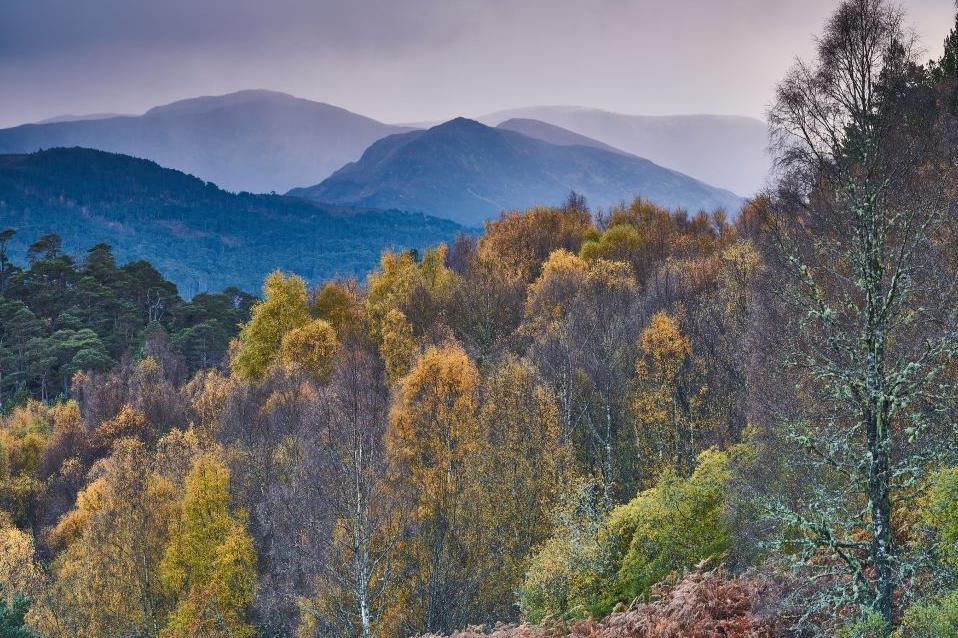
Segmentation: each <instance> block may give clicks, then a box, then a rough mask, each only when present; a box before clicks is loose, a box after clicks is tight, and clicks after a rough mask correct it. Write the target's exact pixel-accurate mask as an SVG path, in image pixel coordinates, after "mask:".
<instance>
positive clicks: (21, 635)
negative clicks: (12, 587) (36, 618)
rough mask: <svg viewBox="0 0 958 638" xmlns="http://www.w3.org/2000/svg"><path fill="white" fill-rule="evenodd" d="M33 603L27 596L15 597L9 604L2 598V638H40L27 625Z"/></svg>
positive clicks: (0, 627)
mask: <svg viewBox="0 0 958 638" xmlns="http://www.w3.org/2000/svg"><path fill="white" fill-rule="evenodd" d="M31 603H32V601H31V600H30V599H29V598H27V597H26V596H21V595H17V596H14V597H13V599H12V600H10V601H9V602H8V601H7V599H6V598H3V597H0V638H40V634H38V633H36V632H35V631H33V630H32V629H30V628H29V627H27V625H26V621H25V618H26V616H27V612H28V611H30V605H31Z"/></svg>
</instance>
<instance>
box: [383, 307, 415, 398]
mask: <svg viewBox="0 0 958 638" xmlns="http://www.w3.org/2000/svg"><path fill="white" fill-rule="evenodd" d="M381 335H382V336H381V339H380V343H379V355H380V357H382V360H383V363H385V364H386V379H387V380H388V381H389V383H390V384H393V383H396V382H397V381H399V380H400V379H401V378H402V377H404V376H406V373H407V372H409V366H410V365H411V364H412V359H413V355H415V353H416V348H417V344H416V339H415V337H414V336H413V334H412V326H411V325H409V322H408V321H406V315H404V314H403V313H402V311H400V310H395V309H394V310H390V311H389V312H387V313H386V316H385V317H383V322H382V328H381Z"/></svg>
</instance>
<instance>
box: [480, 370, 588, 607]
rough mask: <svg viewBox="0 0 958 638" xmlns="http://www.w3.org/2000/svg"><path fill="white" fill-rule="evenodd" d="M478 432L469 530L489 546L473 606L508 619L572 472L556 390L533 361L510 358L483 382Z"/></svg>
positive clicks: (549, 530) (550, 528)
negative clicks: (542, 376)
mask: <svg viewBox="0 0 958 638" xmlns="http://www.w3.org/2000/svg"><path fill="white" fill-rule="evenodd" d="M479 437H480V441H481V443H480V445H479V447H478V449H477V450H476V452H475V453H474V454H472V456H471V457H470V462H469V475H470V476H471V477H474V478H475V483H474V485H473V486H472V488H473V490H474V494H471V495H470V497H469V499H468V503H469V504H470V506H471V507H472V508H474V509H473V510H472V513H471V514H470V517H469V520H470V521H471V523H472V524H473V525H474V526H475V527H476V530H475V532H474V533H473V534H471V535H470V536H471V537H472V538H475V539H476V540H477V542H479V543H480V545H481V549H484V553H481V554H480V564H481V571H482V574H483V578H482V579H481V581H480V587H481V589H480V591H479V592H478V593H477V595H475V597H474V606H475V611H476V612H477V613H482V614H484V615H485V617H486V618H488V619H496V620H506V619H510V618H512V617H514V616H515V613H516V601H515V596H514V593H513V592H515V591H516V589H517V588H518V587H519V586H520V585H521V584H522V580H523V577H524V576H525V572H526V570H527V569H528V567H529V559H530V557H531V554H532V550H533V548H535V547H537V546H538V545H540V544H541V543H543V542H545V541H546V540H547V539H548V538H549V537H550V536H551V535H552V532H553V511H554V510H555V508H556V507H557V505H558V504H559V501H560V498H561V496H562V494H561V492H562V491H563V490H564V489H566V486H567V485H568V484H569V483H570V482H571V481H572V480H573V479H574V472H573V468H572V453H571V449H570V447H569V445H568V443H565V442H563V436H562V427H561V425H560V423H559V409H558V406H557V405H556V399H555V395H554V394H553V393H552V391H551V390H550V389H549V388H548V387H547V386H546V385H545V383H544V382H543V381H542V379H540V377H539V374H538V371H537V370H536V369H535V366H533V365H532V364H531V363H529V362H528V361H525V360H520V359H516V358H514V357H507V358H506V359H505V360H504V361H503V362H502V363H501V364H500V365H499V367H498V369H496V370H495V371H494V373H493V374H492V375H490V377H489V378H488V379H487V380H486V382H485V383H484V384H483V388H482V401H481V407H480V409H479Z"/></svg>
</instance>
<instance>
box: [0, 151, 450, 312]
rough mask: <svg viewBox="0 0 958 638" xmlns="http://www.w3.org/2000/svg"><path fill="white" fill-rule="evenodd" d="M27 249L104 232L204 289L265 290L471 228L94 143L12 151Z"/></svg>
mask: <svg viewBox="0 0 958 638" xmlns="http://www.w3.org/2000/svg"><path fill="white" fill-rule="evenodd" d="M4 227H12V228H15V229H16V230H17V235H16V236H15V237H14V240H13V244H12V245H11V248H10V250H9V252H10V254H12V255H23V254H24V252H25V249H26V245H27V244H29V243H30V242H32V241H34V240H35V239H36V238H37V237H39V236H40V235H42V234H45V233H51V232H56V233H59V234H60V235H61V236H62V237H63V247H64V249H65V250H67V251H68V252H73V253H79V252H80V251H85V250H86V249H87V248H89V247H90V246H91V245H93V244H95V243H97V242H106V243H109V244H111V245H112V246H113V247H114V250H115V254H116V257H117V259H118V261H120V262H121V263H122V262H124V261H127V260H130V259H147V260H149V261H151V262H152V263H153V264H154V265H155V266H156V267H157V268H158V269H159V270H160V272H162V273H163V275H164V276H166V277H168V278H169V279H170V280H172V281H173V282H175V283H176V284H177V286H178V287H179V288H180V291H181V292H183V293H184V294H186V295H192V294H195V293H197V292H200V291H204V290H219V289H222V288H224V287H226V286H229V285H233V284H236V285H239V286H240V287H241V288H243V289H245V290H248V291H258V289H259V287H260V284H261V282H262V280H263V277H264V276H265V275H266V274H267V273H268V272H270V271H271V270H273V269H276V268H281V269H283V270H288V271H292V272H296V273H299V274H301V275H303V276H304V277H306V278H307V279H310V280H314V281H316V280H321V279H325V278H329V277H331V276H333V275H336V274H344V275H360V274H363V273H365V272H366V271H367V270H369V269H370V268H371V267H372V266H374V265H375V264H376V263H377V261H378V258H379V253H380V251H381V250H383V249H384V248H386V247H421V246H426V245H430V244H435V243H436V242H439V241H443V240H447V239H450V238H451V237H453V236H454V235H455V234H456V233H457V232H459V230H460V227H459V226H457V225H456V224H454V223H452V222H449V221H445V220H439V219H433V218H429V217H425V216H423V215H419V214H407V213H401V212H398V211H375V210H365V211H354V210H349V209H345V208H334V207H319V206H316V205H313V204H311V203H309V202H305V201H303V200H300V199H294V198H288V197H282V196H277V195H251V194H249V193H242V194H239V195H236V194H232V193H228V192H225V191H223V190H220V189H219V188H217V187H216V186H214V185H213V184H210V183H206V182H203V181H202V180H200V179H197V178H195V177H192V176H190V175H186V174H184V173H181V172H179V171H175V170H171V169H166V168H163V167H161V166H159V165H157V164H155V163H154V162H151V161H147V160H141V159H135V158H132V157H127V156H124V155H117V154H112V153H105V152H102V151H95V150H91V149H83V148H69V149H65V148H58V149H51V150H48V151H43V152H39V153H33V154H29V155H4V156H0V228H4Z"/></svg>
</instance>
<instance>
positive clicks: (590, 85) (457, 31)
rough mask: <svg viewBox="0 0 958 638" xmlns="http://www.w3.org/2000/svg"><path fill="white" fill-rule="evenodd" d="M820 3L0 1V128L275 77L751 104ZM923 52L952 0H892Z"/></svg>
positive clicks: (814, 24) (613, 105)
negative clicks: (920, 37)
mask: <svg viewBox="0 0 958 638" xmlns="http://www.w3.org/2000/svg"><path fill="white" fill-rule="evenodd" d="M834 5H835V2H834V1H833V0H805V1H803V2H796V1H792V0H788V1H781V2H776V1H772V0H710V1H708V2H706V1H703V0H591V1H585V0H403V1H400V0H349V1H337V2H330V1H328V0H311V1H310V0H271V1H270V2H265V1H263V0H162V1H160V2H157V1H155V0H152V1H150V2H146V1H144V0H84V1H83V2H77V1H76V0H5V1H2V0H0V91H2V92H3V93H4V95H3V96H2V99H3V103H4V108H3V110H2V111H0V125H12V124H15V123H19V122H22V121H29V120H35V119H39V118H41V117H47V116H51V115H56V114H59V113H65V112H73V113H82V112H99V111H112V112H116V111H120V112H141V111H143V110H145V109H147V108H149V107H150V106H153V105H155V104H159V103H164V102H168V101H171V100H174V99H178V98H181V97H188V96H191V95H197V94H213V93H222V92H228V91H232V90H237V89H242V88H272V89H277V90H283V91H287V92H290V93H293V94H296V95H300V96H303V97H307V98H312V99H319V100H323V101H327V102H331V103H334V104H339V105H341V106H344V107H346V108H350V109H353V110H357V111H359V112H362V113H366V114H369V115H371V116H373V117H378V118H380V119H383V120H388V121H410V120H422V119H436V118H443V117H448V116H452V115H455V114H466V115H477V114H479V113H482V112H484V111H491V110H496V109H500V108H506V107H513V106H520V105H526V104H542V103H571V104H586V105H591V106H597V107H600V108H608V109H612V110H619V111H625V112H645V113H667V112H669V113H675V112H721V113H742V114H747V115H760V114H761V113H762V112H763V110H764V107H765V104H766V103H767V101H768V100H769V99H770V96H771V90H772V87H773V86H774V83H775V82H776V81H777V79H778V78H779V77H781V75H782V73H783V72H784V70H785V68H786V67H787V66H788V64H789V63H790V61H791V60H792V59H793V57H794V56H795V55H796V54H807V53H808V52H810V50H811V42H812V36H813V35H814V34H815V33H816V32H817V31H818V30H819V29H820V27H821V24H822V23H823V21H824V20H825V18H826V17H827V15H828V13H829V12H830V11H831V10H832V9H833V7H834ZM905 8H906V10H908V11H909V14H910V17H911V18H912V19H914V21H915V22H916V23H917V26H918V30H919V32H921V33H924V34H926V36H927V37H926V39H925V42H926V45H927V46H928V48H929V50H930V51H931V52H934V51H935V50H937V49H940V45H939V42H940V41H941V38H942V37H943V36H944V34H945V33H946V32H947V30H948V29H949V28H950V26H951V24H952V23H953V19H952V11H953V8H952V6H951V3H950V2H949V1H948V0H911V1H910V2H906V3H905Z"/></svg>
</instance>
